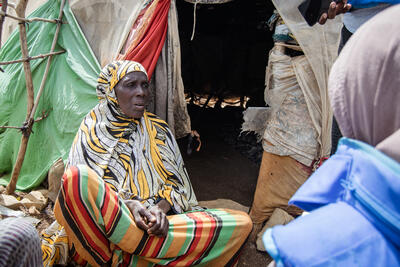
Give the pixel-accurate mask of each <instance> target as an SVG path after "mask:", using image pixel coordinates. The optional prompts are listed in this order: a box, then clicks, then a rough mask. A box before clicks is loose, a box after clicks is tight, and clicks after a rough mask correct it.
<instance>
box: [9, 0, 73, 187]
mask: <svg viewBox="0 0 400 267" xmlns="http://www.w3.org/2000/svg"><path fill="white" fill-rule="evenodd" d="M27 2H28V0H20V2H19V3H18V6H17V7H16V13H17V16H18V17H21V18H24V17H25V9H26V5H27ZM64 4H65V0H62V1H61V6H60V13H59V16H58V22H61V19H62V15H63V9H64ZM19 25H20V42H21V52H22V58H29V54H28V44H27V40H26V27H25V22H20V23H19ZM60 27H61V23H58V24H57V29H56V32H55V35H54V38H53V43H52V45H51V50H50V53H53V52H54V48H55V46H56V43H57V39H58V34H59V32H60ZM51 59H52V55H50V56H49V57H48V61H47V65H46V69H45V73H44V75H43V79H42V82H41V84H40V88H39V91H38V94H37V96H36V100H35V102H34V93H33V92H34V91H33V83H32V72H31V69H30V62H29V61H24V62H23V65H24V71H25V80H26V85H27V92H28V93H27V97H28V110H27V114H26V120H25V122H24V125H23V127H22V129H21V131H22V139H21V145H20V147H19V151H18V156H17V160H16V162H15V165H14V170H13V173H12V175H11V180H10V182H9V184H8V185H7V188H6V194H12V193H14V191H15V188H16V185H17V181H18V176H19V173H20V171H21V167H22V163H23V162H24V158H25V153H26V148H27V145H28V141H29V136H30V134H31V132H32V126H33V123H34V118H33V117H34V115H35V112H36V108H37V106H38V103H39V99H40V96H41V94H42V92H43V88H44V85H45V83H46V80H47V75H48V72H49V69H50V63H51Z"/></svg>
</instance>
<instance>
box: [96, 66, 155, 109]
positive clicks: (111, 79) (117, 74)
mask: <svg viewBox="0 0 400 267" xmlns="http://www.w3.org/2000/svg"><path fill="white" fill-rule="evenodd" d="M135 71H138V72H143V73H144V74H146V77H148V76H147V72H146V70H145V68H144V67H143V66H142V65H141V64H140V63H138V62H135V61H128V60H125V61H114V62H112V63H110V64H108V65H106V66H105V67H104V68H103V69H102V70H101V72H100V75H99V78H98V79H97V83H98V84H97V88H96V91H97V97H98V98H99V99H100V100H103V99H105V100H107V102H108V103H109V104H110V105H111V106H112V107H113V108H114V109H115V111H117V112H118V113H120V114H121V115H123V113H122V112H121V109H120V107H119V104H118V99H117V95H116V94H115V90H114V87H115V86H116V85H117V83H118V82H119V81H120V80H121V79H122V78H124V77H125V76H126V75H127V74H128V73H131V72H135Z"/></svg>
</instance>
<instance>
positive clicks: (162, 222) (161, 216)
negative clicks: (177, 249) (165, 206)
mask: <svg viewBox="0 0 400 267" xmlns="http://www.w3.org/2000/svg"><path fill="white" fill-rule="evenodd" d="M150 212H151V213H153V214H154V216H155V217H156V218H157V222H156V223H155V224H154V225H153V226H151V227H150V228H149V229H148V230H147V232H148V234H151V235H156V236H166V235H167V233H168V226H169V223H168V219H167V216H166V215H165V213H164V212H162V211H161V210H160V209H159V208H158V207H156V206H155V207H153V208H152V209H151V210H150Z"/></svg>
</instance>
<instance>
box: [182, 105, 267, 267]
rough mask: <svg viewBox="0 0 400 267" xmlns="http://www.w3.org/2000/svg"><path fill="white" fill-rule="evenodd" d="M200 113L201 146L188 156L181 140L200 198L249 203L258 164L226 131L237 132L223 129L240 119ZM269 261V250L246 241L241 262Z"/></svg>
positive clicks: (256, 264)
mask: <svg viewBox="0 0 400 267" xmlns="http://www.w3.org/2000/svg"><path fill="white" fill-rule="evenodd" d="M235 113H237V111H235ZM214 115H215V116H214ZM200 116H201V117H202V120H201V121H200V122H202V123H199V122H197V127H196V128H197V130H199V132H200V134H201V140H202V146H201V150H200V151H199V152H196V153H193V154H192V155H191V156H188V155H187V154H186V153H185V144H182V143H180V147H181V152H182V155H183V158H184V161H185V165H186V168H187V170H188V173H189V177H190V179H191V182H192V185H193V188H194V191H195V193H196V196H197V198H198V201H210V200H216V199H230V200H233V201H235V202H237V203H239V204H241V205H243V206H246V207H250V206H251V203H252V201H253V194H254V191H255V188H256V183H257V177H258V170H259V164H257V163H255V162H254V160H253V161H251V160H250V159H249V158H248V157H246V156H244V155H243V151H238V149H237V146H236V147H235V146H233V145H231V144H228V143H227V142H226V138H225V137H226V136H225V135H226V134H233V135H235V133H231V131H228V132H225V133H222V132H223V131H224V129H226V128H227V127H226V125H231V126H232V127H231V128H237V127H236V126H235V125H233V124H236V125H237V124H239V125H240V122H238V121H237V120H233V121H230V119H233V117H235V116H236V115H234V114H233V113H230V112H226V113H225V114H216V113H213V112H209V113H208V114H203V115H198V116H197V118H199V117H200ZM195 123H196V122H195ZM196 128H195V129H196ZM231 137H232V136H231ZM235 138H236V137H235ZM241 152H242V153H241ZM270 261H271V259H270V257H269V256H268V254H267V253H262V252H258V251H257V250H256V248H255V245H254V244H253V243H251V242H247V244H246V245H245V247H244V249H243V251H242V255H241V259H240V261H239V264H238V266H267V265H268V263H269V262H270Z"/></svg>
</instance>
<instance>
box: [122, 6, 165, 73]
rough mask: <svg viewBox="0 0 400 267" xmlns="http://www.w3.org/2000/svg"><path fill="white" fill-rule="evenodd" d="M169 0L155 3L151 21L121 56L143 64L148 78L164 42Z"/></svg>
mask: <svg viewBox="0 0 400 267" xmlns="http://www.w3.org/2000/svg"><path fill="white" fill-rule="evenodd" d="M170 4H171V0H160V1H159V2H158V3H157V7H156V10H155V11H154V14H153V16H152V17H151V21H150V23H149V25H148V27H147V29H146V31H145V33H144V35H143V36H142V38H141V40H140V41H139V43H138V45H137V46H136V47H134V48H133V49H132V50H131V51H128V53H126V55H125V56H124V57H123V58H122V59H124V60H133V61H137V62H139V63H140V64H142V65H143V67H144V68H145V69H146V71H147V75H148V77H149V79H150V78H151V76H152V74H153V72H154V69H155V67H156V63H157V60H158V57H159V56H160V53H161V49H162V47H163V45H164V42H165V37H166V34H167V28H168V11H169V7H170Z"/></svg>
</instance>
